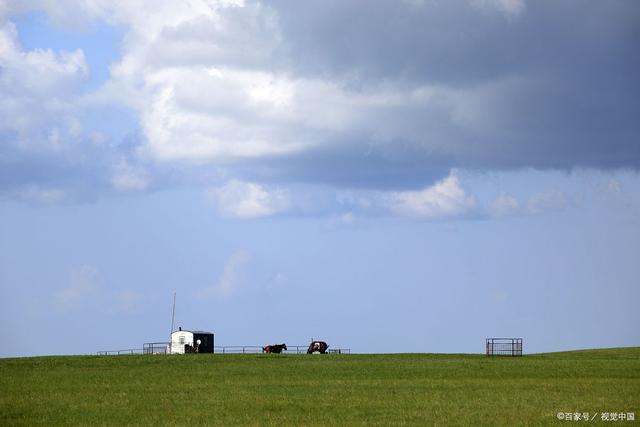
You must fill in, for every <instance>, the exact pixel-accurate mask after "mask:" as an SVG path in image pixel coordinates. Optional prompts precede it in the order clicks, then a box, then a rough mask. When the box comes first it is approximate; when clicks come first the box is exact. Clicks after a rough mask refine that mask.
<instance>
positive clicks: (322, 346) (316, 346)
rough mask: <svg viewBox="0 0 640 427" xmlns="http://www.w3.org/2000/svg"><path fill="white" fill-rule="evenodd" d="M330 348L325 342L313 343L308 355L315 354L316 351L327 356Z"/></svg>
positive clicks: (310, 345)
mask: <svg viewBox="0 0 640 427" xmlns="http://www.w3.org/2000/svg"><path fill="white" fill-rule="evenodd" d="M328 348H329V345H327V343H326V342H324V341H311V344H309V348H308V349H307V354H311V353H315V352H316V351H317V352H320V354H325V353H326V352H327V349H328Z"/></svg>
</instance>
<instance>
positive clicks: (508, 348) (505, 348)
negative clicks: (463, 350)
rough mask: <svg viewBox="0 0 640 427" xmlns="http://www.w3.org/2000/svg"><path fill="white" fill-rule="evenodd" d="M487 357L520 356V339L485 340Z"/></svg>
mask: <svg viewBox="0 0 640 427" xmlns="http://www.w3.org/2000/svg"><path fill="white" fill-rule="evenodd" d="M486 354H487V356H512V357H515V356H522V338H487V340H486Z"/></svg>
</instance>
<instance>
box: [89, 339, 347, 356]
mask: <svg viewBox="0 0 640 427" xmlns="http://www.w3.org/2000/svg"><path fill="white" fill-rule="evenodd" d="M168 345H169V343H168V342H150V343H144V344H143V347H142V348H141V349H139V348H133V349H126V350H103V351H99V352H97V354H98V356H118V355H123V354H167V346H168ZM308 348H309V346H306V345H289V346H287V350H282V352H283V353H286V354H306V353H307V349H308ZM213 349H214V353H218V354H258V353H262V347H261V346H259V345H225V346H215V347H214V348H213ZM327 353H329V354H351V349H350V348H330V349H328V350H327Z"/></svg>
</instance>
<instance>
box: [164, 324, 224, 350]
mask: <svg viewBox="0 0 640 427" xmlns="http://www.w3.org/2000/svg"><path fill="white" fill-rule="evenodd" d="M213 344H214V335H213V333H212V332H206V331H187V330H183V329H182V328H178V330H177V331H173V332H172V333H171V343H170V344H169V353H172V354H184V353H213Z"/></svg>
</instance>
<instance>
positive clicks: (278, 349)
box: [262, 344, 287, 353]
mask: <svg viewBox="0 0 640 427" xmlns="http://www.w3.org/2000/svg"><path fill="white" fill-rule="evenodd" d="M286 349H287V345H286V344H274V345H268V346H266V347H262V351H263V352H265V353H282V350H286Z"/></svg>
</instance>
